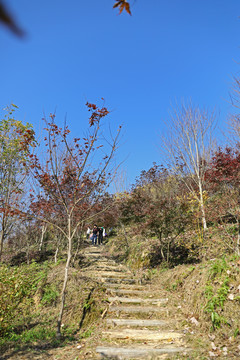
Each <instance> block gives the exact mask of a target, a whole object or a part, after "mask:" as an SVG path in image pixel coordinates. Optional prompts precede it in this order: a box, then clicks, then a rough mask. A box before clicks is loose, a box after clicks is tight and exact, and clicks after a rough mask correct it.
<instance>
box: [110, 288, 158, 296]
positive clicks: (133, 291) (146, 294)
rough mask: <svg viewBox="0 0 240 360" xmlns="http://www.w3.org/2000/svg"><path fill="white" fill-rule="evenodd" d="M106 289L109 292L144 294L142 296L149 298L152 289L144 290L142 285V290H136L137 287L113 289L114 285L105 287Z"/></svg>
mask: <svg viewBox="0 0 240 360" xmlns="http://www.w3.org/2000/svg"><path fill="white" fill-rule="evenodd" d="M107 291H109V292H111V293H116V294H119V295H128V294H129V295H138V296H139V297H141V296H143V295H144V298H146V297H148V298H151V297H152V296H153V295H152V294H153V292H152V291H146V290H145V289H144V287H143V289H142V290H138V289H115V288H114V287H112V288H107Z"/></svg>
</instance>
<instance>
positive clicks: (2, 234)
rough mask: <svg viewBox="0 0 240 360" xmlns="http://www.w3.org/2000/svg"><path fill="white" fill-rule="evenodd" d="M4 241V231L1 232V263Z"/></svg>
mask: <svg viewBox="0 0 240 360" xmlns="http://www.w3.org/2000/svg"><path fill="white" fill-rule="evenodd" d="M3 240H4V230H1V233H0V261H1V258H2V253H3Z"/></svg>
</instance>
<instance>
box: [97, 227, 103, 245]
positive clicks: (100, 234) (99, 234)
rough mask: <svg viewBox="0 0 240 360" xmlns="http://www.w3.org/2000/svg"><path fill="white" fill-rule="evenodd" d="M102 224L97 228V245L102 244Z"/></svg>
mask: <svg viewBox="0 0 240 360" xmlns="http://www.w3.org/2000/svg"><path fill="white" fill-rule="evenodd" d="M103 230H104V229H103V226H101V227H100V228H99V229H98V245H102V244H103Z"/></svg>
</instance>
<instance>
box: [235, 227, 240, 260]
mask: <svg viewBox="0 0 240 360" xmlns="http://www.w3.org/2000/svg"><path fill="white" fill-rule="evenodd" d="M236 253H237V255H238V256H239V255H240V222H239V220H238V237H237V246H236Z"/></svg>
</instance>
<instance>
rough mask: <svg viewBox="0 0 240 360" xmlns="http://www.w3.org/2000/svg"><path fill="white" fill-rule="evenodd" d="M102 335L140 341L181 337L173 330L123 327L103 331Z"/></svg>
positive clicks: (181, 335)
mask: <svg viewBox="0 0 240 360" xmlns="http://www.w3.org/2000/svg"><path fill="white" fill-rule="evenodd" d="M103 335H104V336H107V337H109V338H111V339H128V340H129V339H131V340H133V341H135V340H142V341H154V342H155V341H165V340H167V341H174V340H176V339H180V338H182V337H183V334H181V333H179V332H175V331H155V330H148V329H146V330H142V329H141V330H138V329H128V328H124V329H121V330H107V331H103Z"/></svg>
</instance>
